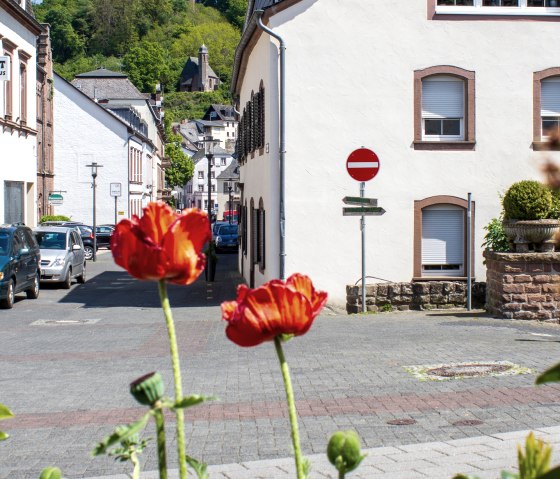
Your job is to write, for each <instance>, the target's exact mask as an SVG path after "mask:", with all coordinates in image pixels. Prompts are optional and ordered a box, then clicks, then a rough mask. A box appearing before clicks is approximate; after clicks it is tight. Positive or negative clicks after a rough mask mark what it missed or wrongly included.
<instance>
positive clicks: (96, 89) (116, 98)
mask: <svg viewBox="0 0 560 479" xmlns="http://www.w3.org/2000/svg"><path fill="white" fill-rule="evenodd" d="M72 85H74V86H75V87H76V88H78V89H79V90H81V91H82V92H83V93H85V94H86V95H87V96H89V97H90V98H91V99H93V100H94V101H96V102H97V103H99V104H100V105H102V106H103V107H104V108H107V109H110V110H111V111H113V112H114V113H115V114H117V115H119V116H120V117H121V118H123V119H124V121H125V122H127V123H128V124H132V125H135V129H137V130H139V131H141V132H142V134H143V135H145V136H146V137H147V138H148V139H149V140H150V141H151V142H152V144H153V145H154V147H155V148H154V150H153V151H152V152H150V153H148V154H147V156H146V157H145V158H144V157H143V158H142V161H146V169H145V170H143V176H142V182H143V183H144V186H145V187H146V188H147V189H148V190H149V191H148V194H149V196H150V198H152V199H153V200H155V199H162V198H163V197H164V196H165V195H167V194H168V192H167V191H166V190H165V185H164V181H165V178H164V164H165V162H164V131H163V124H162V121H161V117H160V116H159V114H158V112H160V110H159V107H158V105H157V102H156V103H154V104H152V101H151V95H150V94H143V93H140V92H139V91H138V89H137V88H136V87H135V86H134V85H133V84H132V82H131V81H130V80H129V79H128V77H127V75H125V74H124V73H118V72H113V71H110V70H107V69H105V68H98V69H97V70H94V71H91V72H86V73H80V74H79V75H76V77H75V78H74V80H72ZM140 193H141V194H142V193H145V189H143V190H142V191H141V192H140ZM135 214H136V213H135Z"/></svg>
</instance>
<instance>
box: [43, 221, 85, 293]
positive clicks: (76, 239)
mask: <svg viewBox="0 0 560 479" xmlns="http://www.w3.org/2000/svg"><path fill="white" fill-rule="evenodd" d="M33 234H34V235H35V238H36V239H37V243H39V248H40V249H41V282H49V283H62V286H63V287H64V288H65V289H70V286H71V285H72V279H73V278H76V279H77V281H78V283H85V282H86V258H85V255H84V244H83V242H82V238H81V236H80V233H79V231H78V230H77V229H76V228H75V227H64V226H41V227H39V228H35V229H33Z"/></svg>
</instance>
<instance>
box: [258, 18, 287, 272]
mask: <svg viewBox="0 0 560 479" xmlns="http://www.w3.org/2000/svg"><path fill="white" fill-rule="evenodd" d="M255 13H256V14H257V25H258V26H259V28H260V29H261V30H263V31H264V32H266V33H268V34H269V35H270V36H271V37H273V38H275V39H276V40H278V41H279V42H280V107H279V108H280V258H279V259H280V275H279V276H280V279H281V280H282V281H283V280H285V279H286V229H285V228H286V209H285V201H284V200H285V197H286V181H285V180H286V179H285V168H284V167H285V162H286V61H285V57H286V44H285V42H284V40H283V39H282V37H281V36H280V35H278V34H277V33H275V32H273V31H272V30H271V29H270V28H268V27H267V26H265V25H264V24H263V22H262V16H263V14H264V11H263V10H257V11H256V12H255Z"/></svg>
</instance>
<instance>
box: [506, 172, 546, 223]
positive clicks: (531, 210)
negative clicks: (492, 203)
mask: <svg viewBox="0 0 560 479" xmlns="http://www.w3.org/2000/svg"><path fill="white" fill-rule="evenodd" d="M503 206H504V218H505V219H507V220H540V219H544V218H548V215H549V213H550V210H551V208H552V193H551V192H550V189H549V188H548V187H547V186H545V185H544V184H542V183H540V182H539V181H532V180H525V181H519V182H518V183H514V184H513V185H511V186H510V187H509V189H508V190H507V192H506V194H505V195H504V199H503Z"/></svg>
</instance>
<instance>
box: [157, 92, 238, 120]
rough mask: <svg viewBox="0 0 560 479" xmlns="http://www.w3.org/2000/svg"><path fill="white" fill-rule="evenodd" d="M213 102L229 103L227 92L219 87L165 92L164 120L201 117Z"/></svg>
mask: <svg viewBox="0 0 560 479" xmlns="http://www.w3.org/2000/svg"><path fill="white" fill-rule="evenodd" d="M213 103H219V104H230V103H231V100H230V97H229V92H226V91H224V90H222V89H220V90H216V91H211V92H192V93H191V92H174V93H167V94H166V95H165V118H166V121H179V120H182V119H184V118H187V119H191V120H192V119H194V118H202V117H203V116H204V113H205V112H206V110H207V109H208V107H209V106H210V105H211V104H213Z"/></svg>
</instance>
